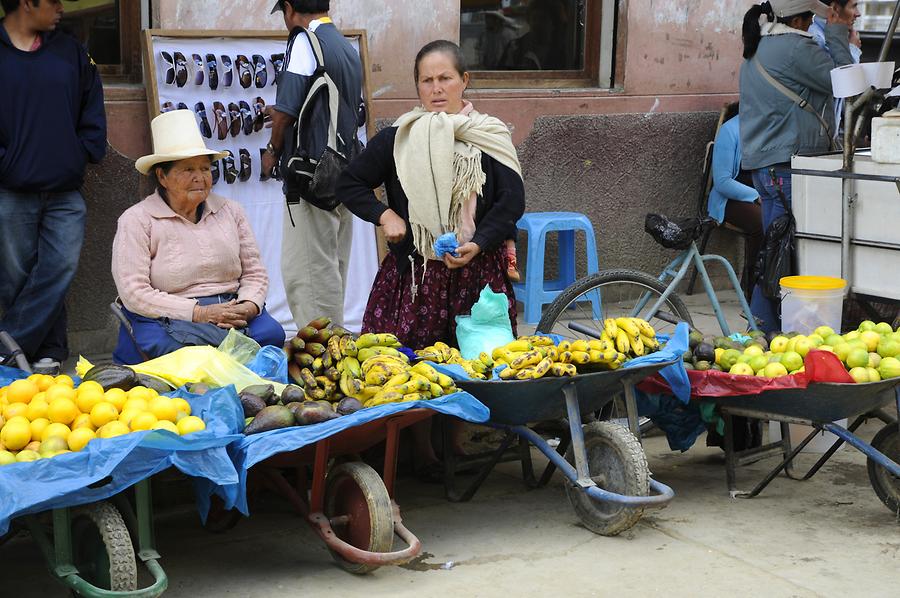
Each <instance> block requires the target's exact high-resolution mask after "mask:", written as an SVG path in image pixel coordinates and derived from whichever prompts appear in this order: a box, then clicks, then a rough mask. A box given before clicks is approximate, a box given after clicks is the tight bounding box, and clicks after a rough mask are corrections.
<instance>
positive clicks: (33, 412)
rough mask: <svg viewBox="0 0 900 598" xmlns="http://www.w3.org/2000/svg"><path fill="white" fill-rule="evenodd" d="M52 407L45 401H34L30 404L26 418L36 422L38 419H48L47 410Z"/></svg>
mask: <svg viewBox="0 0 900 598" xmlns="http://www.w3.org/2000/svg"><path fill="white" fill-rule="evenodd" d="M49 407H50V406H49V405H48V404H47V401H45V400H43V399H37V398H35V399H32V400H31V402H30V403H28V409H27V410H26V411H25V417H27V418H28V419H30V420H31V421H34V420H36V419H42V418H46V417H47V409H48V408H49Z"/></svg>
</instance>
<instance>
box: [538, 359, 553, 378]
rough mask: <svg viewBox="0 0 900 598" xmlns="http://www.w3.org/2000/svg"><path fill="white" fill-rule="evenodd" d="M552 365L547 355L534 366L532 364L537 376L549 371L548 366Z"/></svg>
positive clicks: (539, 376)
mask: <svg viewBox="0 0 900 598" xmlns="http://www.w3.org/2000/svg"><path fill="white" fill-rule="evenodd" d="M551 365H553V361H552V360H551V359H550V358H549V357H545V358H544V359H542V360H541V361H540V362H538V364H537V365H536V366H534V371H535V372H536V374H537V377H538V378H541V377H543V376H544V374H546V373H547V372H549V371H550V366H551Z"/></svg>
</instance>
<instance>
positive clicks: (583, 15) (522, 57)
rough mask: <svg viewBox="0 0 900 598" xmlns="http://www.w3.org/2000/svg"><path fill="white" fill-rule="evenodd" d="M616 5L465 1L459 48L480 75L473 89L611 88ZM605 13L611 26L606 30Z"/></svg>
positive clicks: (600, 1) (607, 0) (585, 0)
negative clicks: (603, 64)
mask: <svg viewBox="0 0 900 598" xmlns="http://www.w3.org/2000/svg"><path fill="white" fill-rule="evenodd" d="M615 4H616V3H615V0H461V4H460V36H459V37H460V46H461V47H462V50H463V53H464V54H465V56H466V60H467V62H468V65H469V68H470V70H472V71H476V72H478V76H476V77H475V78H474V79H473V84H474V86H475V87H595V86H597V85H598V84H599V85H603V86H607V87H608V86H609V84H610V78H609V73H610V71H611V68H612V40H613V28H612V27H611V25H612V24H613V23H614V21H615ZM604 11H607V12H608V13H609V17H608V18H607V19H606V21H608V23H606V24H608V25H610V26H609V27H602V26H601V20H602V19H601V16H604V15H602V13H603V12H604ZM604 37H606V38H608V39H602V38H604ZM601 49H602V50H603V51H602V52H601ZM602 62H605V63H607V66H606V68H601V63H602Z"/></svg>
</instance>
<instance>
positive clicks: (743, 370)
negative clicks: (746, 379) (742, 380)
mask: <svg viewBox="0 0 900 598" xmlns="http://www.w3.org/2000/svg"><path fill="white" fill-rule="evenodd" d="M728 373H729V374H734V375H735V376H752V375H753V368H752V367H750V366H749V365H747V364H746V363H736V364H734V365H733V366H731V369H729V370H728Z"/></svg>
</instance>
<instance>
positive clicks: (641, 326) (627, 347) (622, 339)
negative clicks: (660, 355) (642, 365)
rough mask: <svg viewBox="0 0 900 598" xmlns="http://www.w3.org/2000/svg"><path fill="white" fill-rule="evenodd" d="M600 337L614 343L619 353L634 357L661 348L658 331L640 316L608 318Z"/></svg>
mask: <svg viewBox="0 0 900 598" xmlns="http://www.w3.org/2000/svg"><path fill="white" fill-rule="evenodd" d="M600 339H601V340H605V341H608V342H611V343H613V344H614V345H615V348H616V351H618V352H619V353H622V354H624V355H630V356H634V357H641V356H642V355H648V354H650V353H654V352H655V351H658V350H659V341H658V340H656V331H655V330H653V326H651V325H650V324H649V323H648V322H647V321H645V320H642V319H640V318H607V319H606V320H604V321H603V331H602V333H601V334H600Z"/></svg>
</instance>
